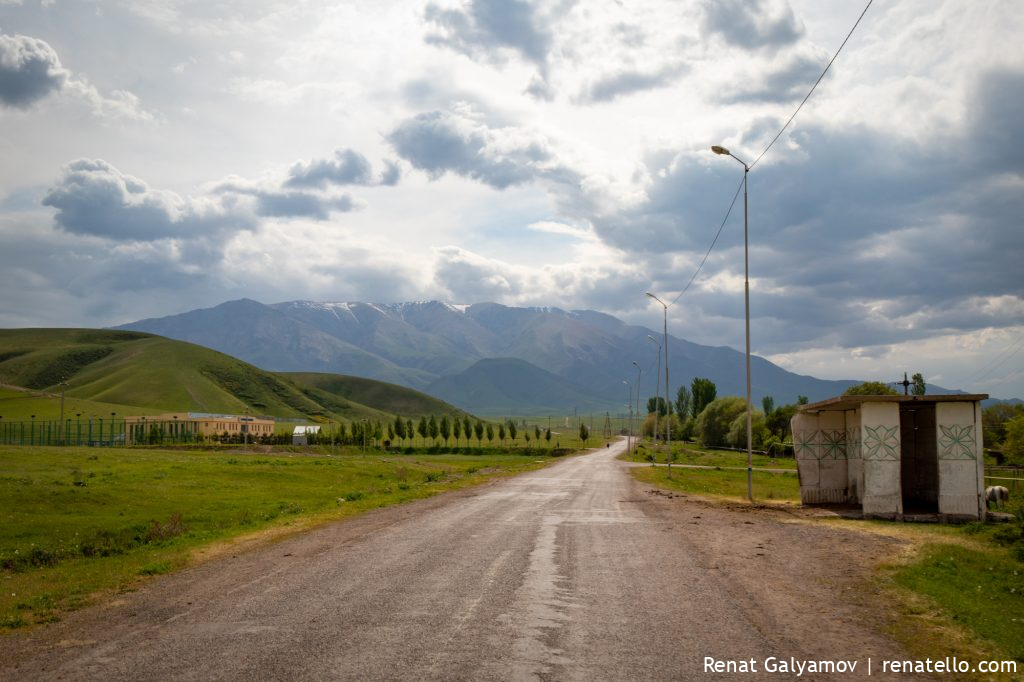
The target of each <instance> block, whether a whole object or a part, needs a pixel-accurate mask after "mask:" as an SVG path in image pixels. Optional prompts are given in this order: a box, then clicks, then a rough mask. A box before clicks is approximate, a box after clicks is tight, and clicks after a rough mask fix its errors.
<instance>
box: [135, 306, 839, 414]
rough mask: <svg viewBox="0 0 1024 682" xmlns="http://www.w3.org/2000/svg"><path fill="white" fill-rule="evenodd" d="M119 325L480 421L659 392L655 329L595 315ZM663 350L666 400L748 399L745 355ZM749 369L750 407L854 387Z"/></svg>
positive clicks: (379, 310) (191, 317) (207, 314)
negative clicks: (689, 396) (401, 392)
mask: <svg viewBox="0 0 1024 682" xmlns="http://www.w3.org/2000/svg"><path fill="white" fill-rule="evenodd" d="M117 329H124V330H135V331H144V332H149V333H153V334H159V335H161V336H166V337H169V338H172V339H178V340H182V341H189V342H192V343H195V344H199V345H202V346H206V347H209V348H212V349H214V350H218V351H221V352H223V353H226V354H228V355H232V356H234V357H237V358H240V359H242V360H244V361H246V362H249V363H251V364H253V365H256V366H257V367H261V368H263V369H266V370H271V371H278V372H329V373H333V374H347V375H353V376H360V377H366V378H370V379H376V380H380V381H386V382H390V383H395V384H399V385H403V386H407V387H410V388H414V389H418V390H421V391H423V392H425V393H427V394H429V395H433V396H435V397H437V398H440V399H442V400H445V401H447V402H449V403H451V404H453V405H456V406H458V407H460V408H462V409H466V410H472V411H473V412H475V413H478V414H495V415H498V414H506V415H512V414H522V415H526V414H532V415H539V414H549V413H552V412H554V413H568V412H572V411H574V410H575V411H579V412H580V413H586V412H596V411H614V412H622V411H623V410H624V407H625V405H626V403H627V401H628V400H629V399H630V397H632V400H633V401H635V400H636V393H635V392H633V391H634V390H635V387H636V384H637V376H638V367H639V368H640V399H641V403H645V402H646V400H647V398H648V397H649V396H653V395H654V394H655V386H656V381H657V382H658V383H661V389H660V393H661V394H664V385H663V383H662V380H663V377H664V367H661V366H660V365H661V358H660V357H659V353H658V345H656V344H659V345H660V344H661V343H662V334H661V332H657V331H653V330H651V329H647V328H645V327H639V326H633V325H628V324H626V323H624V322H622V321H621V320H619V319H617V318H615V317H613V316H611V315H607V314H604V313H600V312H596V311H592V310H573V311H566V310H561V309H558V308H517V307H510V306H504V305H500V304H497V303H476V304H472V305H452V304H449V303H443V302H440V301H427V302H416V303H397V304H371V303H319V302H312V301H290V302H285V303H276V304H264V303H259V302H257V301H253V300H249V299H241V300H237V301H229V302H226V303H222V304H221V305H218V306H216V307H213V308H205V309H199V310H192V311H190V312H186V313H182V314H179V315H171V316H168V317H161V318H153V319H146V320H140V321H138V322H133V323H130V324H126V325H122V326H120V327H117ZM648 336H650V337H652V338H653V339H654V342H652V341H651V340H650V339H648ZM668 345H669V369H670V385H671V389H672V397H673V398H674V397H675V390H676V388H678V387H679V386H681V385H684V384H685V385H687V386H688V385H689V384H690V381H691V380H692V379H693V378H694V377H706V378H708V379H711V380H712V381H714V382H715V384H716V386H717V388H718V395H719V396H723V395H744V394H745V391H746V388H745V387H746V382H745V373H744V355H743V353H741V352H739V351H736V350H734V349H732V348H728V347H712V346H703V345H700V344H696V343H692V342H690V341H686V340H684V339H679V338H676V337H673V336H669V344H668ZM634 363H635V364H634ZM751 365H752V370H751V376H752V390H751V392H752V397H753V399H754V400H755V401H757V402H760V399H761V397H762V396H766V395H770V396H772V397H773V398H774V400H775V403H776V404H777V405H781V404H785V403H789V402H795V400H796V398H797V396H799V395H805V396H807V397H808V398H809V399H810V400H812V401H815V400H820V399H824V398H828V397H831V396H834V395H838V394H840V393H842V391H843V390H844V389H845V388H847V387H848V386H850V385H853V384H855V383H858V382H857V381H854V380H849V381H832V380H824V379H817V378H814V377H811V376H803V375H799V374H794V373H792V372H788V371H786V370H784V369H782V368H781V367H779V366H777V365H775V364H773V363H771V362H769V361H767V360H765V359H763V358H760V357H756V356H754V357H753V358H752V359H751ZM659 368H660V370H659ZM656 374H657V376H656ZM627 384H628V385H627Z"/></svg>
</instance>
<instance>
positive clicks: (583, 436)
mask: <svg viewBox="0 0 1024 682" xmlns="http://www.w3.org/2000/svg"><path fill="white" fill-rule="evenodd" d="M589 438H590V429H588V428H587V425H586V424H584V423H583V422H580V440H581V441H583V444H584V445H586V444H587V439H589Z"/></svg>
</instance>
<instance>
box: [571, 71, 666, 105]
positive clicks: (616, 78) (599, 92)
mask: <svg viewBox="0 0 1024 682" xmlns="http://www.w3.org/2000/svg"><path fill="white" fill-rule="evenodd" d="M682 72H683V70H682V69H681V68H678V67H675V66H665V67H662V68H660V69H658V70H655V71H647V72H644V71H632V70H623V71H618V72H616V73H611V74H605V75H604V76H602V77H601V78H599V79H597V80H596V81H594V82H593V83H591V84H590V85H588V86H587V87H586V89H585V90H584V91H583V93H582V94H581V95H580V97H579V99H580V100H582V101H585V102H611V101H613V100H616V99H618V98H619V97H622V96H624V95H631V94H633V93H636V92H643V91H644V90H654V89H657V88H663V87H666V86H668V85H671V84H672V83H673V82H674V81H675V80H676V79H677V78H679V77H680V76H681V75H682Z"/></svg>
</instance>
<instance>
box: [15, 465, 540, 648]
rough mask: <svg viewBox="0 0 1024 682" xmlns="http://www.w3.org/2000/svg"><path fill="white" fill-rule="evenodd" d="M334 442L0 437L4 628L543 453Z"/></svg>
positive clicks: (511, 469) (475, 479)
mask: <svg viewBox="0 0 1024 682" xmlns="http://www.w3.org/2000/svg"><path fill="white" fill-rule="evenodd" d="M314 452H315V451H314ZM329 453H330V449H329V448H328V449H326V450H324V449H321V450H320V451H319V454H310V451H308V450H307V451H306V452H304V453H278V454H251V453H240V452H234V453H232V452H225V451H219V452H213V451H202V450H187V451H186V450H135V449H125V448H31V447H21V448H0V471H2V474H0V500H2V501H3V502H2V504H0V581H2V582H0V628H18V627H23V626H27V625H31V624H33V623H45V622H50V621H53V620H57V619H59V618H60V616H61V614H63V613H64V612H67V611H69V610H73V609H76V608H80V607H81V606H83V605H86V604H89V603H91V602H93V601H94V600H95V599H96V597H97V595H102V594H109V593H111V592H116V591H119V590H124V589H129V588H131V586H132V585H133V584H134V583H136V582H137V581H138V580H140V579H143V578H144V577H145V576H151V575H158V574H161V573H166V572H169V571H173V570H176V569H178V568H181V567H183V566H186V565H188V564H189V563H190V562H191V561H193V560H194V557H195V556H196V554H197V550H199V549H201V548H209V547H211V546H213V545H216V544H217V543H219V542H224V541H229V540H232V539H234V538H238V537H240V536H245V535H249V534H258V533H268V532H274V531H281V532H287V530H288V529H301V528H306V527H309V526H311V525H314V524H317V523H322V522H326V521H330V520H334V519H339V518H343V517H346V516H351V515H354V514H358V513H361V512H364V511H366V510H369V509H372V508H376V507H382V506H387V505H391V504H398V503H402V502H405V501H408V500H413V499H417V498H423V497H429V496H431V495H435V494H437V493H439V492H442V491H445V490H451V489H455V488H460V487H464V486H467V485H473V484H475V483H479V482H481V481H483V480H485V479H486V478H488V477H491V476H495V475H509V474H513V473H518V472H521V471H526V470H530V469H535V468H538V467H540V466H543V465H544V463H545V462H546V461H547V459H546V458H542V457H541V456H539V454H538V453H537V452H531V453H528V455H529V456H524V455H523V454H507V453H506V454H498V453H494V452H490V453H488V454H482V455H469V454H422V453H421V454H412V455H395V454H365V455H364V454H354V453H353V454H349V453H345V454H342V452H341V449H340V448H339V450H338V452H337V453H336V454H335V455H333V456H331V455H329Z"/></svg>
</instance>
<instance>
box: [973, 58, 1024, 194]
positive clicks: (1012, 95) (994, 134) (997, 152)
mask: <svg viewBox="0 0 1024 682" xmlns="http://www.w3.org/2000/svg"><path fill="white" fill-rule="evenodd" d="M968 111H969V112H970V114H969V115H970V116H971V139H972V141H973V147H972V150H971V152H972V156H976V157H978V158H979V160H981V159H984V160H985V161H987V162H988V163H989V164H991V166H990V167H994V168H997V169H1000V170H1003V171H1006V172H1009V173H1015V174H1017V175H1022V174H1024V115H1022V112H1024V72H1021V71H1013V70H1009V69H999V70H995V71H990V72H988V73H986V74H985V75H984V76H982V78H981V79H980V81H979V83H978V85H977V87H976V89H975V93H974V98H973V102H972V106H970V107H969V108H968Z"/></svg>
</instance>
